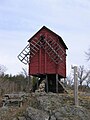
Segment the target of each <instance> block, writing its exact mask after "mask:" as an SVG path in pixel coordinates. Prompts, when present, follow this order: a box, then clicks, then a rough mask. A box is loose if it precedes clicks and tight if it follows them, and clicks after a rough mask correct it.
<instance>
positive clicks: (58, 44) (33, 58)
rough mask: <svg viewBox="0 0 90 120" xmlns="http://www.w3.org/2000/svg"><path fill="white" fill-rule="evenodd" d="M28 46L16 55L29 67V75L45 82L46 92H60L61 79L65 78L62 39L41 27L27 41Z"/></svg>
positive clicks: (64, 46) (64, 50)
mask: <svg viewBox="0 0 90 120" xmlns="http://www.w3.org/2000/svg"><path fill="white" fill-rule="evenodd" d="M28 42H29V44H28V45H27V46H26V47H25V48H24V49H23V51H22V52H21V53H20V54H19V55H18V58H19V59H20V61H21V62H23V63H24V64H27V63H28V65H29V75H32V76H37V77H39V78H40V79H41V81H42V80H43V79H45V80H46V88H45V90H46V92H49V91H51V92H62V91H63V87H62V84H61V82H60V79H61V78H65V77H66V49H67V46H66V44H65V43H64V41H63V39H62V38H61V37H60V36H59V35H57V34H56V33H55V32H53V31H51V30H50V29H48V28H47V27H45V26H43V27H42V28H41V29H40V30H39V31H38V32H37V33H35V34H34V35H33V36H32V37H31V38H30V39H29V40H28Z"/></svg>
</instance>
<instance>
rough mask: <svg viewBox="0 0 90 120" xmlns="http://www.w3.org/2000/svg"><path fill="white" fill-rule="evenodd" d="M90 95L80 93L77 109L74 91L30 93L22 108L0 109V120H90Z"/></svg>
mask: <svg viewBox="0 0 90 120" xmlns="http://www.w3.org/2000/svg"><path fill="white" fill-rule="evenodd" d="M89 118H90V93H84V92H79V106H78V107H75V105H74V97H73V91H69V93H68V94H66V93H64V94H56V93H48V94H47V93H45V92H36V93H29V95H28V97H27V98H26V99H25V101H24V103H23V106H22V107H9V108H1V109H0V120H27V119H28V120H76V119H77V120H89Z"/></svg>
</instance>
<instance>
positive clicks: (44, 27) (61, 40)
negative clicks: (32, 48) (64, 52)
mask: <svg viewBox="0 0 90 120" xmlns="http://www.w3.org/2000/svg"><path fill="white" fill-rule="evenodd" d="M43 29H46V30H47V31H49V32H51V33H52V34H54V35H55V36H57V37H58V38H59V39H60V42H61V43H62V45H63V46H64V47H65V48H66V49H68V48H67V46H66V44H65V43H64V41H63V39H62V38H61V37H60V36H59V35H58V34H56V33H55V32H53V31H52V30H50V29H49V28H47V27H46V26H43V27H42V28H41V29H40V30H39V31H38V32H36V33H35V34H34V35H33V36H32V37H31V38H30V39H29V40H28V42H30V41H31V40H32V39H33V38H34V37H35V36H36V35H37V34H38V33H39V32H40V31H42V30H43Z"/></svg>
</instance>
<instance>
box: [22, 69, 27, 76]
mask: <svg viewBox="0 0 90 120" xmlns="http://www.w3.org/2000/svg"><path fill="white" fill-rule="evenodd" d="M21 74H22V75H24V77H25V78H27V77H28V74H27V70H26V69H25V68H22V71H21Z"/></svg>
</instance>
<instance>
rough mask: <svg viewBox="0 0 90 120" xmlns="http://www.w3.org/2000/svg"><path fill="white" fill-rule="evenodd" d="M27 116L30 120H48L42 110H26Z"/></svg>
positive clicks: (30, 108)
mask: <svg viewBox="0 0 90 120" xmlns="http://www.w3.org/2000/svg"><path fill="white" fill-rule="evenodd" d="M27 116H28V118H30V119H31V120H49V115H48V114H47V113H46V112H45V111H42V110H38V109H35V108H32V107H29V108H28V109H27Z"/></svg>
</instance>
